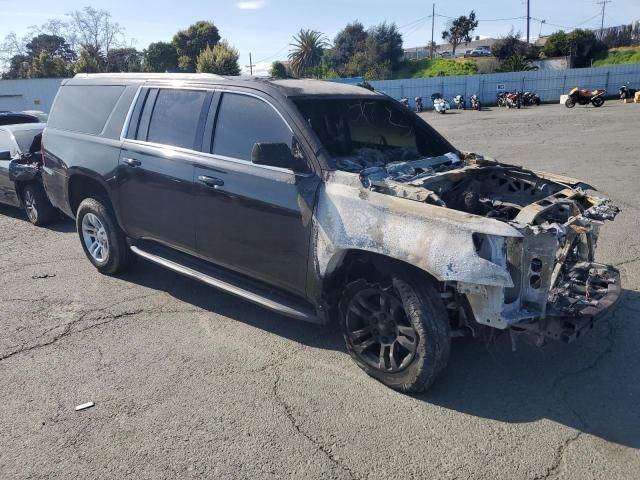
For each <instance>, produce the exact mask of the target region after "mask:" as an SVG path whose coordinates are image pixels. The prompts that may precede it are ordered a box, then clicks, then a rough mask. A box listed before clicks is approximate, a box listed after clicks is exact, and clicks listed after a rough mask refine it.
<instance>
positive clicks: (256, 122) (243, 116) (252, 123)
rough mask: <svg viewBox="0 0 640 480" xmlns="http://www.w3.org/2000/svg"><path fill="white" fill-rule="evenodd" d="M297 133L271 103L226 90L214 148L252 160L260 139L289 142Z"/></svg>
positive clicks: (240, 158) (236, 156)
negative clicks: (252, 153)
mask: <svg viewBox="0 0 640 480" xmlns="http://www.w3.org/2000/svg"><path fill="white" fill-rule="evenodd" d="M292 140H293V133H292V132H291V130H290V129H289V127H288V126H287V124H286V123H284V121H283V120H282V118H281V117H280V115H278V113H277V112H276V111H275V110H274V109H273V107H271V105H269V104H268V103H266V102H264V101H262V100H260V99H258V98H255V97H250V96H248V95H242V94H236V93H225V94H224V95H223V96H222V102H221V104H220V109H219V111H218V120H217V122H216V127H215V136H214V139H213V146H212V152H211V153H214V154H216V155H222V156H225V157H231V158H236V159H239V160H246V161H251V150H252V149H253V146H254V145H255V144H256V143H286V144H287V145H289V147H291V146H292V145H291V144H292Z"/></svg>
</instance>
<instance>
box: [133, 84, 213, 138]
mask: <svg viewBox="0 0 640 480" xmlns="http://www.w3.org/2000/svg"><path fill="white" fill-rule="evenodd" d="M207 96H208V93H207V92H206V91H201V90H171V89H162V90H160V91H159V92H158V95H157V97H156V99H155V104H154V106H153V110H149V103H150V99H152V97H153V95H152V94H151V93H150V94H149V97H148V98H147V105H145V108H144V110H143V112H142V118H141V122H140V130H139V131H138V139H139V140H144V139H143V138H139V136H140V134H141V133H142V130H143V128H142V127H143V121H144V120H145V116H146V115H147V114H148V113H149V114H150V115H151V120H150V121H149V124H148V125H149V131H148V132H147V133H146V137H147V138H146V140H147V141H149V142H153V143H161V144H163V145H171V146H174V147H182V148H189V149H193V148H195V147H196V145H195V144H196V139H197V138H198V127H199V126H200V125H201V123H202V122H201V117H202V114H203V109H204V107H205V100H206V99H207ZM198 150H199V148H198Z"/></svg>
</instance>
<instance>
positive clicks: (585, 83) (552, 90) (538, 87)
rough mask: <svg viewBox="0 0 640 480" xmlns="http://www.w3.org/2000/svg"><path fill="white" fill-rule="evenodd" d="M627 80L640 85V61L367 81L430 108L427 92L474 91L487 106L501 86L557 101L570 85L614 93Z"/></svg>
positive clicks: (449, 95)
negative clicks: (632, 63)
mask: <svg viewBox="0 0 640 480" xmlns="http://www.w3.org/2000/svg"><path fill="white" fill-rule="evenodd" d="M627 82H630V83H631V85H632V86H633V87H635V88H640V64H638V65H610V66H607V67H599V68H573V69H570V70H541V71H532V72H514V73H496V74H490V75H464V76H456V77H434V78H420V79H407V80H376V81H371V82H369V83H371V84H372V85H373V86H374V87H375V88H376V90H379V91H381V92H384V93H386V94H387V95H389V96H391V97H393V98H395V99H398V100H399V99H400V98H403V97H406V98H408V99H409V101H410V102H411V104H412V105H413V99H414V98H415V97H418V96H419V97H422V98H423V100H425V105H426V106H428V107H430V106H431V95H432V94H433V93H436V92H438V93H441V94H442V95H443V96H444V97H445V98H446V99H448V100H449V101H451V99H453V97H455V96H456V95H460V94H462V95H465V97H466V98H467V99H468V98H469V97H470V96H471V95H473V94H474V93H478V94H479V95H480V99H481V101H482V103H483V104H487V105H489V104H493V103H495V101H496V94H497V93H498V91H500V90H501V89H504V90H506V91H514V90H521V91H529V92H535V93H537V94H538V95H540V98H541V99H542V101H543V102H558V101H559V100H560V95H562V94H565V93H567V92H569V90H571V89H572V88H574V87H580V88H590V89H594V88H606V89H607V91H608V92H609V94H612V95H615V94H617V91H618V88H619V87H620V85H624V84H626V83H627Z"/></svg>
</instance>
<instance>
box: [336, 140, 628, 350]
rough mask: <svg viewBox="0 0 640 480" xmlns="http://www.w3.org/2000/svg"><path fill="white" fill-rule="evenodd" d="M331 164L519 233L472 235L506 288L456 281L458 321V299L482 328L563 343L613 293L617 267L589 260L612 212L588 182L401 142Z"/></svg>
mask: <svg viewBox="0 0 640 480" xmlns="http://www.w3.org/2000/svg"><path fill="white" fill-rule="evenodd" d="M336 163H337V165H338V167H339V168H340V169H341V170H345V171H349V172H353V173H358V174H359V175H360V179H361V182H362V185H363V187H365V188H366V189H368V190H371V191H375V192H378V193H382V194H386V195H392V196H396V197H400V198H405V199H408V200H413V201H417V202H423V203H427V204H431V205H435V206H439V207H444V208H449V209H453V210H457V211H460V212H465V213H468V214H471V215H476V216H481V217H485V218H491V219H494V220H498V221H502V222H505V223H508V224H509V225H511V226H512V227H514V228H515V229H516V230H517V231H518V232H520V233H521V235H522V237H521V238H500V237H490V236H483V235H474V244H475V246H476V252H477V254H478V256H480V257H481V258H484V259H486V260H489V261H491V262H492V263H495V264H498V265H501V266H503V267H505V268H506V269H508V271H509V273H510V275H511V278H512V280H513V287H511V288H507V289H499V288H493V287H486V288H484V287H482V288H478V287H477V286H472V285H462V284H458V285H455V286H454V287H452V288H453V291H452V292H449V294H448V298H449V299H450V300H449V308H450V309H451V310H453V311H454V312H457V313H462V316H463V317H464V312H462V307H461V305H462V302H463V301H462V300H461V298H460V297H461V296H463V297H464V298H466V301H468V303H469V305H470V307H471V310H472V311H473V317H475V319H476V321H477V322H478V323H480V324H484V325H487V326H491V327H494V328H500V329H507V328H511V329H512V331H514V332H516V331H517V332H527V333H533V334H534V335H536V336H539V337H540V338H545V337H547V338H556V339H564V340H567V341H570V340H573V339H574V338H576V337H577V336H579V335H580V333H581V332H582V331H584V330H585V329H588V328H590V327H591V326H592V325H593V318H594V317H595V316H596V314H597V313H598V312H600V311H601V310H604V309H605V308H606V307H607V306H609V304H610V303H611V302H612V301H614V300H615V299H617V296H618V295H619V289H620V281H619V273H618V272H617V270H615V269H613V268H612V267H607V266H605V265H600V264H597V263H595V261H594V260H595V248H596V245H597V241H598V235H599V229H600V226H601V225H602V223H603V222H604V221H611V220H614V219H615V218H616V216H617V215H618V213H619V209H618V208H617V207H615V206H613V205H612V204H611V202H610V201H609V200H606V199H602V198H599V197H596V196H593V195H591V194H589V193H587V191H588V190H591V189H592V187H590V186H589V185H586V184H584V183H582V182H579V181H577V180H574V179H570V178H565V177H559V176H554V175H551V174H545V173H542V172H534V171H531V170H527V169H523V168H521V167H516V166H511V165H505V164H501V163H498V162H496V161H494V160H490V159H485V158H484V157H481V156H479V155H476V154H467V155H462V154H460V153H458V152H451V153H447V154H445V155H441V156H437V157H430V158H419V155H418V153H417V151H416V150H415V149H411V148H404V147H403V148H391V149H375V148H361V149H359V150H356V151H355V152H354V153H353V154H352V155H350V156H348V157H341V158H337V159H336ZM452 299H453V300H452ZM455 299H458V301H455ZM467 316H469V315H467ZM567 318H569V319H571V320H567ZM465 321H467V320H464V319H463V320H462V321H460V322H459V323H461V324H462V323H465ZM469 327H471V328H472V326H471V325H469Z"/></svg>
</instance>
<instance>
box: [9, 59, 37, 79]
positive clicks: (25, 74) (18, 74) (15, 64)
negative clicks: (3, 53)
mask: <svg viewBox="0 0 640 480" xmlns="http://www.w3.org/2000/svg"><path fill="white" fill-rule="evenodd" d="M30 68H31V57H29V56H28V55H20V54H18V55H14V56H13V57H11V58H10V59H9V62H8V69H7V71H6V72H5V73H3V74H2V78H3V79H5V80H15V79H18V78H29V69H30Z"/></svg>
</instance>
